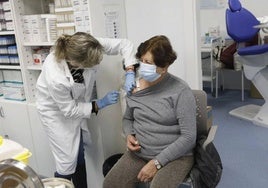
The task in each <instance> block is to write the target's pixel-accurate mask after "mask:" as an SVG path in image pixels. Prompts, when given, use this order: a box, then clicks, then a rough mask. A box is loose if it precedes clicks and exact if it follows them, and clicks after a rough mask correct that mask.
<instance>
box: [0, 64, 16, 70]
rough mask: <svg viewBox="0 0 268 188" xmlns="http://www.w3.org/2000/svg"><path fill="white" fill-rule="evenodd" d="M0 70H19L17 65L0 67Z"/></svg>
mask: <svg viewBox="0 0 268 188" xmlns="http://www.w3.org/2000/svg"><path fill="white" fill-rule="evenodd" d="M0 69H13V70H20V69H21V68H20V66H19V65H0Z"/></svg>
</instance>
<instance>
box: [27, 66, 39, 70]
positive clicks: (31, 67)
mask: <svg viewBox="0 0 268 188" xmlns="http://www.w3.org/2000/svg"><path fill="white" fill-rule="evenodd" d="M27 69H28V70H42V65H29V66H27Z"/></svg>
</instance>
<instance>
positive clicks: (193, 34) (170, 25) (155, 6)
mask: <svg viewBox="0 0 268 188" xmlns="http://www.w3.org/2000/svg"><path fill="white" fill-rule="evenodd" d="M197 3H198V1H197V2H196V1H194V0H183V1H178V0H169V1H165V0H158V1H155V0H146V1H144V0H135V1H133V0H126V1H125V7H126V25H127V36H128V38H129V39H130V40H132V41H133V42H134V43H135V45H136V46H138V45H139V44H140V43H141V42H143V41H144V40H147V39H149V38H151V37H152V36H154V35H166V36H167V37H168V38H169V39H170V41H171V44H172V46H173V47H174V50H175V51H176V52H177V55H178V59H177V60H176V61H175V63H174V64H173V65H172V66H171V67H170V68H169V72H170V73H172V74H174V75H176V76H178V77H181V78H182V79H184V80H186V82H188V84H189V85H190V86H191V87H192V88H196V89H197V88H202V83H201V66H200V64H201V63H200V51H199V48H198V47H197V46H198V42H199V40H200V39H199V37H200V34H199V30H198V29H199V28H197V27H196V24H197V23H196V20H197V18H196V17H197V16H198V11H199V9H198V6H197V5H196V4H197Z"/></svg>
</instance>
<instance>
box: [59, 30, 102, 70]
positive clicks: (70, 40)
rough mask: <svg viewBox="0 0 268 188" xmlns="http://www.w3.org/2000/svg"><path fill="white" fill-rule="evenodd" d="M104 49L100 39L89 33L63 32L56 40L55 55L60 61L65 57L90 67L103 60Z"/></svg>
mask: <svg viewBox="0 0 268 188" xmlns="http://www.w3.org/2000/svg"><path fill="white" fill-rule="evenodd" d="M103 50H104V49H103V46H102V45H101V44H100V43H99V41H98V40H97V39H95V38H94V37H93V36H91V35H90V34H88V33H84V32H77V33H75V34H73V35H67V34H63V35H61V36H60V37H59V38H58V40H57V41H56V45H55V57H56V60H57V61H58V62H60V61H61V60H63V59H65V60H67V61H74V62H75V63H77V64H80V65H81V66H82V67H84V68H90V67H93V66H94V65H97V64H99V63H100V62H101V60H102V57H103Z"/></svg>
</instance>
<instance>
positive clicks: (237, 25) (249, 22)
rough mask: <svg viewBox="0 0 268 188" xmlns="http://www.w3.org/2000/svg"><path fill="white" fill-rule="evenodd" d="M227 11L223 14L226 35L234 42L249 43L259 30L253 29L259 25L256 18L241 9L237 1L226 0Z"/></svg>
mask: <svg viewBox="0 0 268 188" xmlns="http://www.w3.org/2000/svg"><path fill="white" fill-rule="evenodd" d="M228 5H229V9H226V12H225V21H226V29H227V33H228V35H229V36H230V37H231V38H232V39H233V40H234V41H236V42H248V41H250V40H251V39H252V38H253V37H254V36H256V34H257V33H258V32H259V30H260V29H258V28H254V26H255V25H258V24H260V22H259V21H258V20H257V19H256V17H255V16H254V15H253V14H252V13H251V12H250V11H248V10H247V9H245V8H243V7H242V5H241V3H240V1H239V0H228Z"/></svg>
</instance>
